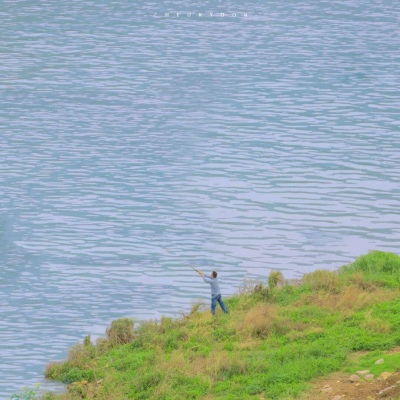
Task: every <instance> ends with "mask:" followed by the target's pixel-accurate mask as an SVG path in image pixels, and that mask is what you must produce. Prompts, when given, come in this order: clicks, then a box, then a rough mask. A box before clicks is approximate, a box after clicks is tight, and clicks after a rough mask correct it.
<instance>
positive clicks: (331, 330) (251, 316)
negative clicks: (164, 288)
mask: <svg viewBox="0 0 400 400" xmlns="http://www.w3.org/2000/svg"><path fill="white" fill-rule="evenodd" d="M399 271H400V257H399V256H397V255H394V254H389V253H383V252H372V253H369V254H367V255H365V256H362V257H360V258H358V259H357V260H356V261H355V262H354V263H352V264H350V265H347V266H345V267H343V268H342V269H341V270H339V271H338V272H337V273H335V272H329V271H323V272H320V271H317V272H314V273H311V274H309V275H307V276H306V277H305V279H304V282H303V283H302V284H301V285H299V286H290V287H288V286H284V287H283V288H279V287H277V286H276V285H274V284H271V280H270V285H267V284H261V285H257V286H256V287H255V288H254V289H253V290H251V289H249V290H247V292H245V293H241V294H240V295H236V296H233V297H232V298H230V299H227V301H226V302H227V304H228V306H229V309H230V314H228V315H224V314H218V315H217V316H216V317H215V318H213V317H212V316H211V315H210V313H209V312H208V311H199V310H198V309H197V307H196V308H195V309H194V310H193V311H192V312H191V313H189V314H188V315H185V316H183V317H182V318H180V319H176V320H173V319H170V318H162V319H161V321H150V322H146V323H144V324H142V325H141V326H140V327H138V328H137V329H135V330H132V326H133V323H132V322H129V321H128V320H126V319H124V320H123V322H114V323H113V325H112V326H111V327H110V328H109V329H108V330H107V338H106V339H103V340H100V341H99V342H98V343H97V344H92V343H90V340H88V339H86V340H85V341H84V343H82V344H79V345H77V346H75V347H74V348H73V349H72V350H71V352H70V355H69V359H68V360H67V361H65V362H64V363H61V364H60V363H53V364H50V365H49V367H48V369H47V372H46V374H47V376H48V377H49V378H51V379H56V380H59V381H62V382H67V383H69V384H70V385H69V386H68V391H67V393H66V394H63V395H60V396H56V397H55V398H56V399H59V400H78V399H86V400H91V399H100V400H108V399H109V400H111V399H112V400H128V399H135V400H147V399H148V400H180V399H182V400H187V399H189V400H190V399H193V400H197V399H199V400H211V399H213V400H246V399H249V400H250V399H260V398H263V396H264V397H265V398H268V399H277V400H278V399H285V400H287V399H295V398H296V397H298V396H299V395H300V394H301V393H303V392H304V391H306V390H307V389H308V388H309V384H310V381H311V379H313V378H315V377H318V376H323V375H326V374H329V373H331V372H333V371H338V370H341V369H343V368H347V369H348V370H349V371H353V370H354V368H358V369H363V368H364V366H365V369H370V370H371V371H372V372H373V373H375V374H379V373H380V371H381V369H382V368H383V369H384V370H385V371H387V370H388V369H387V368H388V367H389V366H390V368H391V369H392V370H397V369H399V368H400V357H399V356H398V355H393V356H385V357H383V356H382V354H384V352H385V351H386V350H389V349H391V348H393V347H395V346H398V345H400V313H399V310H400V296H399V289H400V280H399V278H398V275H400V274H399ZM357 351H369V352H371V353H370V354H368V355H367V356H365V358H362V359H360V360H359V361H358V363H359V364H357V365H356V364H349V361H348V356H349V355H350V354H351V353H353V352H357ZM380 357H383V358H385V360H386V358H387V364H385V365H384V366H375V365H372V366H371V361H372V360H375V359H378V358H380ZM385 363H386V361H385Z"/></svg>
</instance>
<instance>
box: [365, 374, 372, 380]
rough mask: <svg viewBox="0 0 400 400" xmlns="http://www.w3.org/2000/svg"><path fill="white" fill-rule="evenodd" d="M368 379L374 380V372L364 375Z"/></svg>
mask: <svg viewBox="0 0 400 400" xmlns="http://www.w3.org/2000/svg"><path fill="white" fill-rule="evenodd" d="M364 378H365V379H366V380H367V381H372V379H374V374H367V375H365V377H364Z"/></svg>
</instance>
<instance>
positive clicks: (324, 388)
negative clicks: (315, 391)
mask: <svg viewBox="0 0 400 400" xmlns="http://www.w3.org/2000/svg"><path fill="white" fill-rule="evenodd" d="M332 390H333V389H332V388H331V387H330V386H329V385H325V386H324V387H323V388H322V389H321V392H324V393H329V392H332Z"/></svg>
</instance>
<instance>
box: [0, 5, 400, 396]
mask: <svg viewBox="0 0 400 400" xmlns="http://www.w3.org/2000/svg"><path fill="white" fill-rule="evenodd" d="M223 3H224V4H222V3H218V7H219V8H221V7H222V8H224V7H225V8H226V10H227V11H232V10H233V9H235V7H236V6H235V5H234V4H233V3H232V4H230V3H229V2H223ZM203 6H204V9H208V8H213V9H216V8H218V7H217V5H216V4H212V3H211V2H209V3H207V4H205V5H203ZM244 8H246V10H245V11H247V12H248V16H247V17H246V18H202V19H200V18H197V19H196V18H189V17H185V18H156V17H153V15H154V12H155V11H158V12H164V11H165V10H167V11H168V10H179V9H185V4H184V3H183V2H180V1H179V0H177V1H173V2H170V3H168V7H166V6H165V7H164V8H160V9H159V10H156V9H155V6H150V5H144V4H142V5H140V3H139V5H137V4H135V5H134V3H132V2H128V1H122V2H120V3H118V4H114V3H112V4H111V3H109V2H105V1H99V2H96V3H94V2H91V1H79V2H77V1H72V2H63V1H61V2H57V3H55V2H47V3H43V2H40V3H37V2H33V1H25V2H14V1H11V0H6V1H5V2H3V3H2V5H0V18H1V21H2V23H1V24H0V36H1V37H2V44H3V47H2V50H1V54H0V58H1V63H0V89H1V97H0V126H1V128H2V129H1V135H0V148H1V158H0V171H1V175H0V190H1V197H0V207H1V208H0V210H1V213H0V288H1V291H0V313H1V314H0V315H1V318H0V359H1V363H0V393H1V394H2V396H4V398H7V396H8V395H9V394H10V393H12V392H14V391H16V390H17V389H18V388H20V387H22V386H24V385H27V384H31V383H34V382H37V381H40V380H41V376H42V371H43V368H44V365H45V364H46V363H47V362H48V361H50V360H54V359H60V358H63V357H64V356H65V355H66V350H67V348H68V347H69V346H70V345H71V344H72V343H74V342H75V341H77V340H78V339H81V338H82V337H83V336H84V335H86V334H88V333H90V334H92V335H100V334H102V332H103V331H104V328H105V326H106V325H107V323H108V322H109V321H110V320H112V319H115V318H118V317H122V316H133V317H135V318H137V319H144V318H149V317H150V318H154V317H157V316H159V315H160V314H169V315H176V314H177V313H178V312H180V311H183V310H187V309H188V308H189V306H190V304H191V302H193V301H195V300H197V299H199V298H202V299H206V300H207V299H208V290H209V288H208V287H207V286H206V285H204V284H202V282H201V281H200V280H199V279H198V277H196V276H195V275H193V273H192V271H191V270H190V269H189V268H188V265H193V264H194V265H199V266H200V267H202V268H205V269H206V270H207V269H211V268H214V267H215V268H216V269H217V270H219V271H220V274H221V280H222V289H223V291H224V293H225V294H230V293H232V292H234V291H235V290H236V288H237V287H238V286H239V285H240V283H241V282H242V281H243V279H245V278H264V277H265V276H266V275H267V274H268V272H269V270H270V269H271V268H278V269H281V270H283V271H284V273H285V275H286V276H288V277H295V276H299V275H300V274H301V273H304V272H306V271H310V270H312V269H315V268H331V269H332V268H336V267H338V266H340V265H341V264H343V263H346V262H348V261H350V260H352V259H353V257H355V256H356V255H359V254H361V253H364V252H366V251H368V250H369V249H373V248H380V249H383V250H389V251H398V239H399V222H400V216H399V202H398V198H399V194H400V189H399V184H398V182H399V178H400V170H399V157H398V154H399V148H400V136H399V131H398V126H399V117H398V113H397V110H398V109H399V106H400V102H399V97H398V93H397V88H398V85H399V74H398V68H399V65H398V52H397V50H398V47H399V44H400V43H399V37H398V35H396V28H397V27H396V25H395V24H396V22H397V20H398V17H399V9H398V7H397V5H396V3H395V2H394V1H379V2H378V1H363V2H355V1H350V2H341V1H333V2H302V1H299V2H296V3H293V4H288V3H287V2H278V1H272V2H269V3H268V4H264V2H257V1H256V2H255V3H254V2H253V3H251V4H250V5H249V6H248V7H244ZM221 11H223V10H221ZM1 398H3V397H1Z"/></svg>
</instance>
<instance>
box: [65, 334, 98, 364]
mask: <svg viewBox="0 0 400 400" xmlns="http://www.w3.org/2000/svg"><path fill="white" fill-rule="evenodd" d="M85 343H86V344H85ZM95 355H96V349H95V347H94V346H93V345H92V343H90V340H89V343H88V342H87V339H85V342H84V343H77V344H76V345H74V346H73V347H71V349H70V351H69V352H68V362H69V363H70V364H71V365H73V366H76V367H83V366H84V365H85V364H86V363H87V362H88V361H89V360H90V359H92V358H93V357H95Z"/></svg>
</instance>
